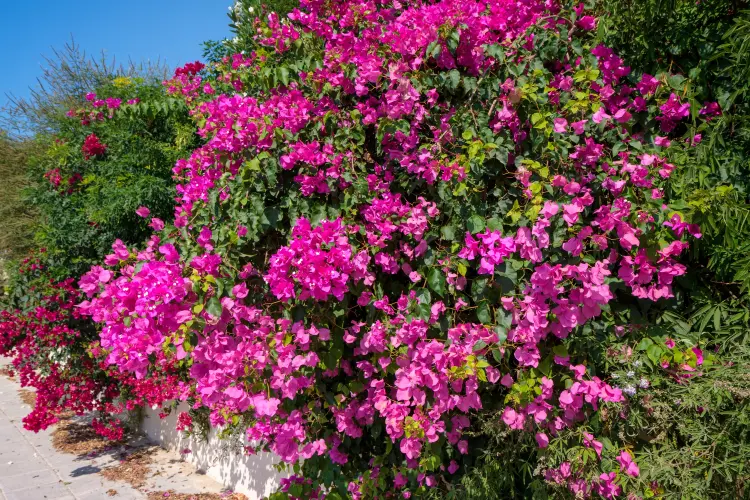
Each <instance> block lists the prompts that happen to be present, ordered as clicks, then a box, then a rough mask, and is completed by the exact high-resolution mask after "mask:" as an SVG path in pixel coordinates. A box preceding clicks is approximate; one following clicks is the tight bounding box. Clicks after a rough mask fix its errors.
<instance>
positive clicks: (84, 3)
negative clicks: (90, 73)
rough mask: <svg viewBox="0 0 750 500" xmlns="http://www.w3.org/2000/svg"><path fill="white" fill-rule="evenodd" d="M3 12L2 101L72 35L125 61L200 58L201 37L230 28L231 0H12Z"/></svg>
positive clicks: (174, 62) (93, 50) (24, 88)
mask: <svg viewBox="0 0 750 500" xmlns="http://www.w3.org/2000/svg"><path fill="white" fill-rule="evenodd" d="M3 3H4V5H3V13H2V15H1V16H0V47H2V49H0V68H2V69H1V70H0V105H3V104H5V102H6V98H5V96H6V94H7V93H13V94H15V95H18V96H22V97H25V96H27V95H28V87H29V86H33V85H35V83H36V78H37V77H38V76H39V75H40V73H41V69H40V68H41V66H42V64H43V62H44V58H43V56H44V55H51V53H52V48H62V47H63V46H64V45H65V43H66V42H69V41H70V39H71V35H72V36H73V38H74V39H75V41H76V43H77V44H79V45H80V46H81V48H82V49H84V50H85V51H86V53H87V54H93V55H97V54H99V53H100V52H101V50H105V51H106V54H107V55H108V56H109V57H110V58H111V57H112V56H115V58H116V60H117V61H120V62H123V63H126V62H127V61H128V59H132V60H133V61H135V62H140V61H146V60H152V61H156V60H157V59H159V58H161V60H162V61H166V63H167V64H168V65H169V66H170V67H172V68H174V67H176V66H179V65H181V64H183V63H185V62H189V61H194V60H196V59H199V58H200V57H201V54H202V50H201V42H203V41H205V40H209V39H220V38H224V37H225V36H228V35H229V28H228V23H229V19H228V17H227V8H228V6H229V5H231V4H232V3H233V2H232V0H114V1H113V0H96V1H94V0H10V1H8V2H3Z"/></svg>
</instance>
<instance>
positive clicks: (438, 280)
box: [427, 267, 445, 297]
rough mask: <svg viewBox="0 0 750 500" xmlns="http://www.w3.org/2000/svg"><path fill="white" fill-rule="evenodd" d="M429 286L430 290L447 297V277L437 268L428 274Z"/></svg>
mask: <svg viewBox="0 0 750 500" xmlns="http://www.w3.org/2000/svg"><path fill="white" fill-rule="evenodd" d="M427 284H428V285H430V288H431V289H432V290H433V291H434V292H435V293H437V294H438V295H440V296H441V297H443V296H444V295H445V275H444V274H443V271H441V270H440V269H439V268H437V267H433V268H432V269H431V270H430V272H429V273H428V274H427Z"/></svg>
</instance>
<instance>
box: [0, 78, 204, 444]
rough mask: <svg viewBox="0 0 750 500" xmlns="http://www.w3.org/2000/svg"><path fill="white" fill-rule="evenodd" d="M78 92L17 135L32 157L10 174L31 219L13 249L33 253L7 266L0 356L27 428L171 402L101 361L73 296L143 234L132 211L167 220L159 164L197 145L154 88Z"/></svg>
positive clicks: (178, 111) (181, 113) (167, 188)
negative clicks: (23, 397) (84, 279)
mask: <svg viewBox="0 0 750 500" xmlns="http://www.w3.org/2000/svg"><path fill="white" fill-rule="evenodd" d="M98 76H100V77H102V75H98ZM102 79H103V77H102ZM76 88H79V86H76ZM80 88H84V89H85V88H86V87H85V86H84V85H83V83H81V85H80ZM90 90H92V92H89V93H87V94H86V95H85V97H84V96H81V100H82V102H83V103H84V104H83V105H81V106H80V107H76V108H74V109H70V110H65V112H66V113H67V116H65V114H66V113H59V115H60V117H59V119H56V121H55V120H48V121H47V122H46V123H47V124H48V125H49V127H50V129H51V130H53V131H54V132H55V135H54V136H48V135H46V134H45V135H37V136H34V137H31V138H28V139H27V141H28V143H30V144H31V145H33V146H34V148H33V150H32V154H29V155H28V157H27V159H26V160H27V163H26V164H24V165H17V166H16V167H15V168H17V169H18V170H20V171H23V170H24V169H25V170H26V173H27V174H29V178H30V179H31V180H33V182H31V183H30V187H29V189H28V190H27V191H26V192H23V193H16V194H17V195H18V197H19V198H21V197H23V198H26V203H27V205H25V207H27V208H30V209H33V211H34V212H35V213H37V214H38V215H39V217H38V220H35V221H33V222H34V223H33V224H31V225H30V227H29V228H28V230H27V233H28V234H33V235H34V239H33V240H32V239H31V238H29V239H28V240H27V241H24V242H17V243H16V245H17V246H18V247H21V246H22V245H26V246H36V247H37V250H36V251H35V252H33V253H32V254H31V255H30V256H28V258H25V259H23V260H21V262H19V265H18V266H16V267H15V268H14V269H12V273H10V274H11V276H10V279H9V280H8V282H7V287H4V288H5V289H4V290H3V294H2V295H1V296H0V303H1V304H2V309H3V310H2V311H1V312H0V314H1V315H2V316H1V317H0V354H2V355H4V356H8V357H11V358H12V365H13V368H14V370H15V371H16V372H18V374H19V378H20V381H21V383H22V384H23V385H26V386H30V387H33V388H34V389H36V394H37V397H36V406H35V408H34V410H33V411H32V413H31V414H30V415H29V416H27V417H26V419H24V425H25V426H26V427H27V428H28V429H31V430H35V431H38V430H41V429H45V428H47V427H48V426H49V425H51V424H54V423H55V422H56V421H57V420H58V419H59V417H60V416H61V415H62V414H64V413H66V412H73V413H78V414H83V413H86V412H90V411H93V410H96V411H98V412H103V413H105V414H112V413H119V412H120V411H121V410H123V409H126V408H130V409H132V408H136V407H138V406H142V405H144V404H149V405H153V404H160V403H162V402H164V401H165V400H168V399H172V398H174V396H175V394H174V393H169V392H165V393H162V392H161V389H160V385H159V384H160V378H152V379H150V380H149V381H137V380H136V379H135V376H131V375H129V374H121V373H120V372H119V371H118V370H113V369H112V367H108V366H106V365H101V360H99V359H98V358H97V356H96V353H97V351H96V345H95V342H96V341H97V340H98V332H97V330H96V328H95V325H94V323H93V322H92V321H91V320H90V318H88V317H86V316H82V315H81V314H80V310H79V308H77V307H76V304H77V303H79V302H80V301H81V300H82V299H83V296H82V292H81V291H80V290H79V289H78V286H77V281H78V279H79V278H80V275H81V274H82V272H84V271H86V270H88V269H89V268H90V267H91V265H92V263H96V262H99V261H101V260H102V259H103V258H104V256H105V254H106V253H107V252H108V251H109V250H110V247H111V244H112V241H113V239H115V238H121V239H122V240H123V241H126V242H128V243H129V244H139V243H141V242H142V241H144V240H145V238H146V235H148V234H150V233H151V232H152V231H153V227H155V223H154V222H152V223H151V227H149V222H148V221H146V220H144V219H143V218H142V217H140V216H139V215H138V214H137V213H136V210H137V208H138V207H139V206H142V205H143V204H148V205H149V206H151V207H152V210H153V211H154V213H156V214H163V216H164V217H170V216H171V212H172V210H173V207H174V200H173V199H172V198H173V197H172V194H173V190H174V182H173V180H172V178H171V168H172V166H173V165H174V162H175V161H176V160H177V159H178V158H179V157H180V156H183V155H185V154H188V152H189V151H190V150H192V149H193V148H194V147H195V146H196V145H197V144H199V143H200V141H199V139H198V138H197V136H196V135H195V133H194V130H193V128H192V126H188V125H189V124H191V123H192V122H191V120H190V117H189V115H188V113H187V108H186V107H185V106H184V104H183V103H182V101H181V100H178V99H175V98H171V97H169V96H168V94H167V93H166V92H165V90H164V89H163V87H162V86H161V84H160V83H159V84H157V85H154V84H152V83H150V82H149V81H147V80H144V79H142V78H139V77H135V76H133V77H124V76H120V77H115V75H112V76H111V78H110V79H109V81H108V83H105V84H102V85H101V86H100V87H97V88H94V89H90ZM97 93H98V94H99V95H97ZM99 96H102V97H99ZM56 115H57V114H53V113H50V116H56ZM22 206H23V205H22ZM0 222H2V224H8V225H9V227H10V224H9V221H7V220H5V219H3V220H2V221H0ZM27 222H29V221H27ZM13 224H17V221H15V222H13ZM163 373H164V376H165V377H168V376H169V375H168V374H167V373H168V371H167V370H164V371H163ZM166 387H168V386H166ZM97 422H98V423H101V422H104V424H103V425H102V426H100V427H99V430H100V431H102V432H103V433H106V434H108V435H109V436H110V437H115V438H116V437H119V436H121V432H122V430H121V429H120V427H119V426H117V425H115V427H112V426H108V425H107V423H108V422H110V419H108V418H105V419H104V420H103V421H102V420H101V419H100V420H98V421H97ZM118 429H119V430H118Z"/></svg>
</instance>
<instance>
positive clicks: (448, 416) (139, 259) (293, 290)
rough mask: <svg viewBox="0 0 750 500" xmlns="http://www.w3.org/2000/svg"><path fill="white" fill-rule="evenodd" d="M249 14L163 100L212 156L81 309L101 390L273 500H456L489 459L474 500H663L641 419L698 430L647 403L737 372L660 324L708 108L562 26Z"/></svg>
mask: <svg viewBox="0 0 750 500" xmlns="http://www.w3.org/2000/svg"><path fill="white" fill-rule="evenodd" d="M256 9H259V8H258V7H257V6H254V5H252V4H250V3H243V2H240V3H239V4H237V5H236V6H235V7H234V8H233V9H232V12H231V16H232V21H233V26H234V27H235V29H236V31H237V37H236V38H235V39H234V40H233V41H231V42H230V43H229V49H230V51H232V52H233V53H234V55H232V56H227V57H225V58H223V59H222V60H221V61H218V62H216V63H215V64H212V65H209V66H208V67H206V66H204V65H203V64H202V63H199V62H196V63H190V64H188V65H186V66H184V67H182V68H179V69H178V70H177V71H176V72H175V75H174V77H173V78H172V79H171V80H169V81H167V82H165V86H166V88H167V89H168V91H169V92H170V93H171V94H172V95H173V96H175V97H178V98H180V99H182V100H184V102H185V104H186V105H187V107H188V108H189V110H190V113H191V115H192V117H193V119H194V121H195V124H196V126H197V130H198V134H199V135H200V136H201V138H202V139H203V140H204V144H203V145H202V146H201V147H199V148H197V149H195V150H194V151H193V152H192V154H191V155H190V156H189V157H186V158H184V159H181V160H179V161H177V163H176V165H175V167H174V171H173V172H174V179H175V181H176V182H177V187H176V208H175V212H174V220H173V223H170V222H169V221H165V220H164V218H163V217H155V216H153V215H152V214H151V211H150V209H149V207H148V206H143V207H140V208H138V210H137V212H136V213H137V214H138V216H140V217H143V218H144V219H146V221H148V222H149V224H150V226H151V227H152V228H153V229H154V230H155V231H154V233H153V235H152V236H151V237H150V239H149V240H148V242H147V243H146V244H145V245H140V246H138V245H133V244H128V243H127V242H123V241H120V240H118V241H116V242H114V244H113V246H112V252H111V253H110V254H109V255H107V256H106V257H105V258H104V259H103V260H102V262H100V263H99V264H97V265H95V266H93V267H92V268H91V269H90V271H89V272H87V273H86V274H84V275H83V276H82V277H81V278H80V280H79V282H78V284H79V287H80V291H81V292H82V293H83V294H84V295H85V300H83V301H82V302H81V303H80V305H79V306H78V309H77V311H78V313H79V314H82V315H85V316H88V317H90V318H91V319H92V320H93V321H94V322H96V323H97V324H98V328H99V340H98V342H95V343H94V344H93V345H92V346H89V349H88V350H89V352H90V353H91V356H92V357H93V358H95V359H97V361H99V362H100V363H101V367H102V369H104V370H107V371H108V373H110V374H111V375H110V376H111V377H113V378H118V377H119V378H121V379H123V380H127V382H122V384H123V385H124V386H126V385H127V386H138V384H139V383H145V381H153V380H157V381H158V388H159V391H160V392H159V394H158V395H153V394H152V392H153V391H154V390H155V389H153V388H152V389H151V390H150V391H151V392H149V391H145V392H147V393H148V394H150V395H152V397H151V399H150V400H149V404H161V403H164V402H165V401H167V400H169V399H177V400H184V401H187V402H188V403H189V405H190V408H191V410H190V411H189V412H185V413H182V414H180V415H179V416H178V421H179V428H180V430H183V431H186V432H190V431H192V430H194V429H195V428H197V427H198V426H199V425H200V423H201V422H207V423H208V424H210V425H212V426H215V427H221V428H223V429H224V430H225V432H227V433H234V434H237V433H240V434H242V435H243V438H244V439H245V440H246V441H245V442H246V445H247V447H246V451H247V452H248V453H254V452H257V451H260V450H270V451H272V452H273V453H275V454H276V455H277V456H278V457H279V458H280V459H281V460H282V461H283V462H284V463H286V464H288V465H289V467H290V472H293V475H292V476H291V477H290V478H289V479H288V480H285V481H284V483H283V484H282V487H281V489H280V491H279V492H278V493H276V494H275V495H274V498H323V497H325V498H355V499H360V498H411V497H425V496H429V495H439V496H443V497H445V496H447V497H449V498H459V497H462V496H466V495H467V494H469V493H471V491H478V490H479V489H481V488H479V489H478V488H477V487H476V486H475V484H474V483H475V482H476V479H477V477H478V476H479V475H480V473H481V472H482V471H483V470H485V471H486V470H488V463H492V461H493V459H494V466H495V470H502V469H503V468H505V469H506V471H505V472H504V473H503V472H498V476H502V477H504V478H506V479H507V480H506V479H504V480H503V481H504V482H502V485H501V488H502V489H496V490H495V491H494V492H487V493H485V494H484V498H494V497H497V498H507V497H511V496H524V497H526V496H528V497H531V496H538V497H543V496H547V495H556V496H582V497H588V496H600V497H605V498H614V497H618V496H626V495H627V496H630V497H644V496H664V495H672V494H674V492H676V491H679V490H680V489H681V488H682V485H681V484H680V481H679V478H672V479H669V478H668V474H666V476H667V477H666V478H665V474H664V473H663V472H661V471H660V470H656V469H655V468H654V469H651V468H650V467H648V466H647V464H648V465H649V466H650V465H651V464H655V463H657V461H658V458H659V457H660V456H659V450H660V449H661V448H660V446H661V443H662V442H663V441H664V436H659V435H655V434H654V433H652V432H651V431H652V430H653V429H654V428H657V427H658V426H657V425H656V424H655V423H654V422H655V421H656V420H658V418H661V417H660V415H662V414H663V413H665V412H667V413H668V412H670V411H677V412H683V411H684V412H686V413H690V414H691V415H695V414H698V415H704V414H705V413H706V412H709V411H718V410H719V408H711V409H708V410H707V409H706V408H702V409H696V408H695V407H694V406H693V401H694V400H695V398H694V397H693V398H691V399H689V403H686V404H685V405H683V406H681V402H679V401H675V400H672V401H671V402H669V403H665V402H664V401H667V399H666V398H663V397H662V398H661V399H658V400H657V399H655V395H657V394H664V392H665V391H667V392H668V391H672V392H671V394H670V396H669V397H674V396H676V395H677V394H679V393H680V391H683V392H684V391H685V390H688V391H692V392H691V394H693V396H695V395H696V392H697V391H695V390H694V389H685V388H692V387H702V386H701V385H700V384H701V383H702V382H701V381H702V380H704V378H703V377H705V376H706V374H712V373H718V374H720V375H717V377H716V378H714V379H712V387H713V381H719V380H721V378H720V377H724V379H723V380H726V379H728V378H731V377H732V376H734V375H735V374H736V373H735V372H727V371H726V366H725V365H724V364H723V361H722V360H721V359H720V358H718V357H717V356H715V355H714V354H713V353H712V352H711V350H710V349H709V348H710V347H713V346H712V345H708V344H707V343H706V342H703V343H700V342H697V341H695V340H694V339H691V338H690V336H689V335H678V334H679V333H680V332H674V331H670V330H668V329H665V328H663V327H662V326H660V318H663V317H664V315H667V314H673V313H674V310H675V308H677V307H678V304H679V303H680V300H681V295H682V294H684V293H685V288H683V287H682V286H681V280H685V279H686V276H687V273H688V268H687V266H686V265H684V264H683V263H682V261H681V258H682V256H683V255H684V254H685V253H686V252H687V251H688V250H689V248H690V245H691V243H692V242H694V241H695V240H696V239H699V238H701V236H702V235H701V229H700V227H698V225H696V224H694V223H692V221H690V220H688V219H687V218H686V217H685V216H684V214H682V213H681V212H680V211H679V210H678V209H677V207H675V206H674V200H671V199H670V196H669V195H670V193H671V190H670V178H671V177H672V175H673V173H674V172H675V171H676V170H678V169H680V167H681V164H680V162H678V161H677V160H676V159H675V158H684V157H685V155H688V154H689V152H690V148H691V147H692V145H694V144H695V143H696V142H697V141H699V140H700V137H696V135H695V130H696V127H697V126H698V125H700V124H702V123H704V122H707V121H710V119H711V118H712V117H715V116H717V115H718V114H720V113H721V109H720V107H718V106H717V105H716V104H715V103H706V105H705V106H704V105H701V106H695V105H694V104H691V102H690V101H689V100H688V99H686V98H685V96H684V95H683V92H682V91H681V89H680V88H673V87H674V86H673V85H672V84H671V81H670V80H669V78H667V76H666V75H664V76H661V75H660V77H659V78H657V77H656V76H652V75H650V74H642V73H640V72H638V71H637V70H634V69H631V68H629V67H627V66H626V65H625V63H624V62H623V61H622V60H621V59H620V58H619V57H618V56H617V54H615V53H614V52H613V51H612V50H611V49H609V48H607V47H606V46H603V45H600V44H598V43H597V42H596V39H595V36H594V30H595V28H596V25H597V19H596V18H595V17H593V16H592V15H591V14H590V13H589V12H588V11H587V10H586V8H585V5H583V4H580V5H578V4H572V5H569V4H568V3H566V2H560V3H558V2H554V1H552V0H548V1H546V2H543V1H538V0H503V1H491V2H488V1H484V0H478V1H474V0H468V1H467V0H462V1H458V0H443V1H439V2H425V3H421V2H410V3H401V2H350V1H347V0H341V1H333V2H320V1H307V0H305V1H303V2H302V3H301V5H300V6H299V9H295V10H293V11H292V12H290V13H289V15H288V19H281V18H280V17H279V16H278V15H277V14H275V13H273V12H272V13H270V14H268V15H267V16H264V17H263V18H257V17H256V15H257V14H258V12H262V11H260V10H256ZM89 142H90V144H89V146H87V147H88V148H89V152H90V155H91V156H92V157H93V156H96V154H98V153H97V150H96V147H98V146H97V145H98V144H99V142H96V141H94V140H93V139H91V140H90V141H89ZM103 143H104V144H106V141H103ZM683 333H684V332H683ZM745 375H746V372H745ZM694 384H697V385H694ZM704 388H705V386H704ZM731 397H732V396H731V395H730V396H729V400H728V401H727V402H726V404H727V405H728V406H731V405H732V403H731V401H732V400H731ZM133 401H134V404H136V403H137V401H136V400H133ZM686 401H687V400H686ZM657 403H658V404H657ZM670 405H672V406H674V408H676V410H673V409H672V408H670ZM166 406H169V405H166ZM716 418H718V417H716ZM685 422H688V420H687V419H686V420H685ZM108 425H110V426H115V427H116V426H117V424H116V422H110V423H109V424H108ZM654 456H655V457H656V459H654ZM506 457H510V458H509V460H508V461H507V467H506V463H505V462H504V460H505V458H506ZM490 470H491V468H490ZM503 474H504V475H503ZM724 482H725V483H726V484H729V485H730V487H735V488H736V489H735V491H741V488H742V486H741V482H739V481H738V478H736V477H731V478H725V479H724ZM735 485H736V486H735Z"/></svg>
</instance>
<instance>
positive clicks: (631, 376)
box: [625, 370, 635, 378]
mask: <svg viewBox="0 0 750 500" xmlns="http://www.w3.org/2000/svg"><path fill="white" fill-rule="evenodd" d="M625 375H627V377H628V378H633V377H635V372H634V371H633V370H630V371H629V372H628V373H626V374H625Z"/></svg>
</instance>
